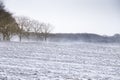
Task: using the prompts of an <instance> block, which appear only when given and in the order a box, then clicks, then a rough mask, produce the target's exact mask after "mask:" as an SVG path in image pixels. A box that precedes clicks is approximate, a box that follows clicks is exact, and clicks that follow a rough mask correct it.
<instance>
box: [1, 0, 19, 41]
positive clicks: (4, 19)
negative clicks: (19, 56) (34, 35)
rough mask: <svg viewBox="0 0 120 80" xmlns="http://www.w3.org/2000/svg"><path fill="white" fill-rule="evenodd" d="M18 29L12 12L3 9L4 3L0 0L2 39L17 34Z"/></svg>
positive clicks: (7, 38)
mask: <svg viewBox="0 0 120 80" xmlns="http://www.w3.org/2000/svg"><path fill="white" fill-rule="evenodd" d="M18 30H19V28H18V26H17V23H16V21H15V19H14V18H13V17H12V14H11V13H10V12H8V11H6V10H5V9H4V4H3V2H2V1H1V0H0V33H1V34H2V35H3V40H10V38H11V37H12V35H13V34H17V31H18Z"/></svg>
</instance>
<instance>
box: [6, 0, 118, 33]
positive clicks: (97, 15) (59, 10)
mask: <svg viewBox="0 0 120 80" xmlns="http://www.w3.org/2000/svg"><path fill="white" fill-rule="evenodd" d="M4 2H5V5H6V9H8V10H9V11H10V12H12V13H13V15H18V16H19V15H20V16H21V15H23V16H28V17H31V18H34V19H36V20H39V21H41V22H46V23H50V24H52V25H53V26H54V31H53V32H54V33H96V34H101V35H113V34H115V33H120V0H5V1H4Z"/></svg>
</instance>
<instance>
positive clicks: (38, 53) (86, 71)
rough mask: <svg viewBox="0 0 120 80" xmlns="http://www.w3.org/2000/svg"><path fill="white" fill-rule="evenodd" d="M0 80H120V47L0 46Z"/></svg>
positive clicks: (109, 45) (80, 45)
mask: <svg viewBox="0 0 120 80" xmlns="http://www.w3.org/2000/svg"><path fill="white" fill-rule="evenodd" d="M0 80H120V45H117V44H93V43H45V42H43V43H42V42H21V43H20V42H0Z"/></svg>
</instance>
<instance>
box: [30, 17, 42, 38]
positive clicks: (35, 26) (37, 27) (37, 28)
mask: <svg viewBox="0 0 120 80" xmlns="http://www.w3.org/2000/svg"><path fill="white" fill-rule="evenodd" d="M31 26H32V32H33V33H34V35H36V37H37V38H40V37H41V33H42V26H41V23H40V22H39V21H37V20H34V19H32V20H31Z"/></svg>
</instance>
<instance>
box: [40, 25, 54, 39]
mask: <svg viewBox="0 0 120 80" xmlns="http://www.w3.org/2000/svg"><path fill="white" fill-rule="evenodd" d="M41 27H42V35H43V38H44V40H45V41H46V40H47V38H48V36H49V34H50V33H51V31H52V30H53V26H52V25H51V24H46V23H42V25H41Z"/></svg>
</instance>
